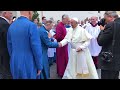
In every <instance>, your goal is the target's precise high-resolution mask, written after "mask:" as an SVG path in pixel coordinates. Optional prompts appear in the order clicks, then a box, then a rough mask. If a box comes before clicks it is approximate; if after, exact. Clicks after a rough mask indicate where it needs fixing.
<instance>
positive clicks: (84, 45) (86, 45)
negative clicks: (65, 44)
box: [79, 30, 93, 50]
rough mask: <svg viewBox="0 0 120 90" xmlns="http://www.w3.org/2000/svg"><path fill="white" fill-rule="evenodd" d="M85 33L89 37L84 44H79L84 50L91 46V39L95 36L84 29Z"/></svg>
mask: <svg viewBox="0 0 120 90" xmlns="http://www.w3.org/2000/svg"><path fill="white" fill-rule="evenodd" d="M84 33H85V36H86V38H87V39H86V41H84V42H83V44H82V45H80V46H79V48H81V49H82V50H84V49H86V48H87V47H88V46H89V44H90V40H91V39H92V38H93V37H92V36H91V35H90V34H89V33H88V32H87V31H86V30H84Z"/></svg>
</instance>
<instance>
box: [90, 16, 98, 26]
mask: <svg viewBox="0 0 120 90" xmlns="http://www.w3.org/2000/svg"><path fill="white" fill-rule="evenodd" d="M97 21H98V18H97V17H96V16H92V17H91V23H92V24H96V23H97Z"/></svg>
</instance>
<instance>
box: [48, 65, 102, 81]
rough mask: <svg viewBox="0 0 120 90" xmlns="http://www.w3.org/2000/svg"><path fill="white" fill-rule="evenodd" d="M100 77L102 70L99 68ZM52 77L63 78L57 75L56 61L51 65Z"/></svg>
mask: <svg viewBox="0 0 120 90" xmlns="http://www.w3.org/2000/svg"><path fill="white" fill-rule="evenodd" d="M97 72H98V75H99V78H101V77H100V76H101V70H100V69H98V70H97ZM50 79H61V78H59V77H58V75H57V70H56V63H53V65H52V66H51V67H50Z"/></svg>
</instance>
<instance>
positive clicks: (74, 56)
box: [60, 18, 98, 79]
mask: <svg viewBox="0 0 120 90" xmlns="http://www.w3.org/2000/svg"><path fill="white" fill-rule="evenodd" d="M71 25H72V28H73V29H72V30H70V31H69V32H68V33H67V35H66V36H65V38H64V39H63V40H62V41H61V42H60V43H61V45H62V46H64V45H66V44H67V43H70V44H71V49H70V58H69V61H68V65H67V67H66V70H65V73H64V76H63V79H98V74H97V71H96V68H95V65H94V62H93V60H92V57H91V54H90V51H89V49H88V45H89V43H90V40H91V39H92V36H91V35H90V34H89V33H88V32H87V31H86V30H85V29H84V28H82V27H80V26H79V25H78V19H77V18H72V19H71Z"/></svg>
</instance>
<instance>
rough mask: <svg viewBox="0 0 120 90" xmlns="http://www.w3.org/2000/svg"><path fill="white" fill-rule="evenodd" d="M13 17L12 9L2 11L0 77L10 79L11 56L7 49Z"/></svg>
mask: <svg viewBox="0 0 120 90" xmlns="http://www.w3.org/2000/svg"><path fill="white" fill-rule="evenodd" d="M11 18H12V12H11V11H0V78H1V79H10V78H11V74H10V64H9V62H10V57H9V54H8V49H7V31H8V28H9V26H10V20H11Z"/></svg>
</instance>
